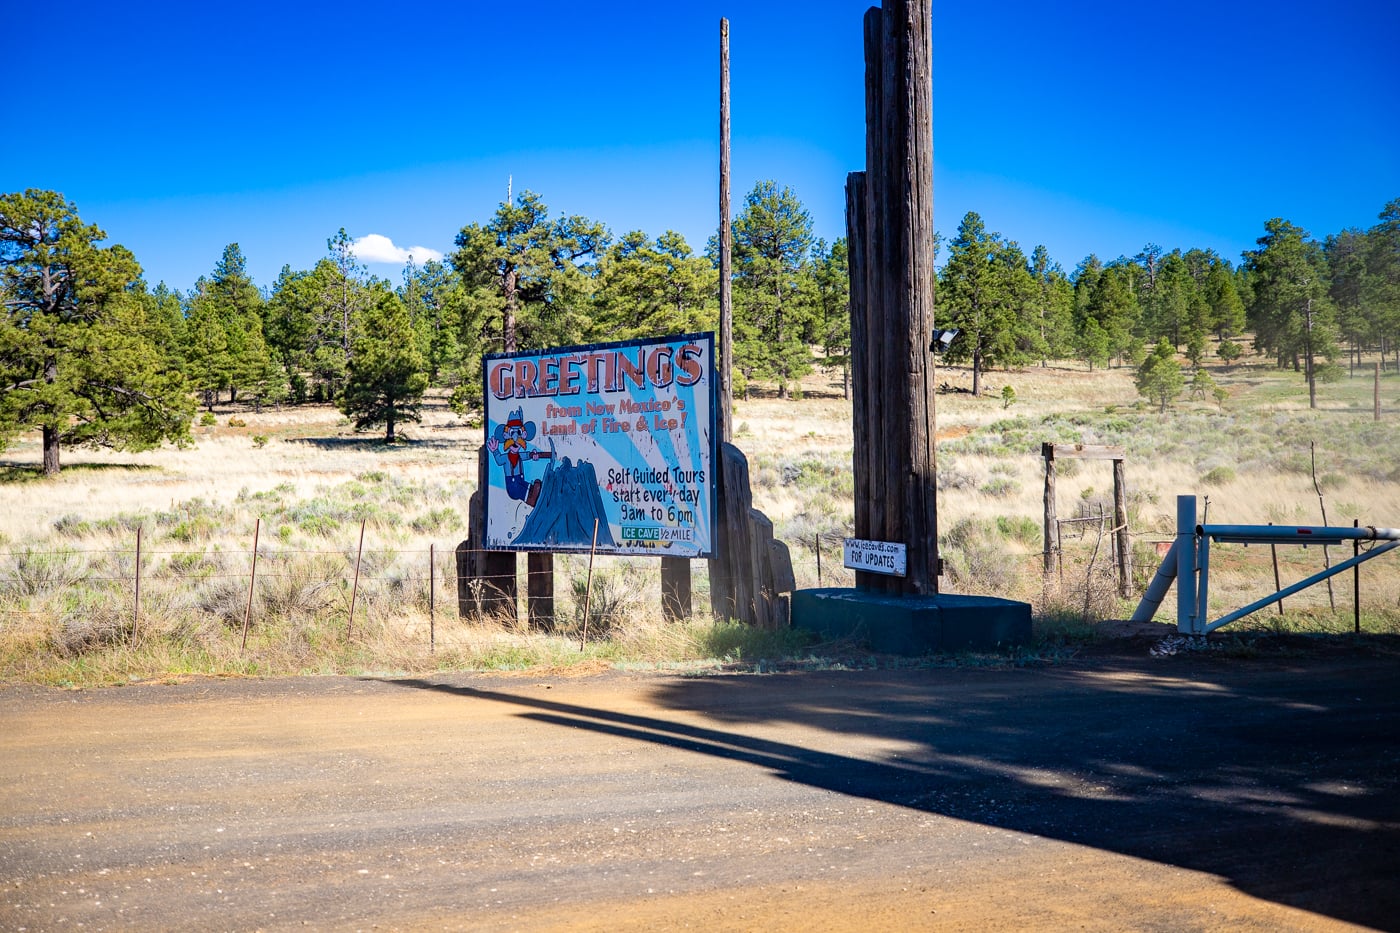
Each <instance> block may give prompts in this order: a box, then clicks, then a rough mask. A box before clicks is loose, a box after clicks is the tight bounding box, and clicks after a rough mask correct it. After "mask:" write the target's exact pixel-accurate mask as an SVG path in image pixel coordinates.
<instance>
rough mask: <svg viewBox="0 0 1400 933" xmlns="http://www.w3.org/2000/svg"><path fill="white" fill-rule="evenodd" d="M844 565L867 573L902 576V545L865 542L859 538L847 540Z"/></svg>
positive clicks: (887, 542)
mask: <svg viewBox="0 0 1400 933" xmlns="http://www.w3.org/2000/svg"><path fill="white" fill-rule="evenodd" d="M843 550H844V551H845V557H846V560H845V564H846V566H847V567H849V568H851V569H852V570H864V571H866V572H867V573H883V574H888V575H889V576H892V577H902V576H904V545H902V544H892V543H891V542H889V541H865V540H862V539H860V538H847V539H846V545H845V548H844V549H843Z"/></svg>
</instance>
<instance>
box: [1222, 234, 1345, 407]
mask: <svg viewBox="0 0 1400 933" xmlns="http://www.w3.org/2000/svg"><path fill="white" fill-rule="evenodd" d="M1264 231H1265V232H1264V236H1262V237H1260V238H1259V241H1258V242H1259V248H1258V249H1256V250H1251V251H1249V252H1248V253H1246V254H1245V265H1246V266H1247V267H1248V269H1249V272H1250V285H1251V292H1252V294H1251V299H1250V302H1249V305H1248V307H1247V309H1246V313H1247V315H1248V319H1249V323H1250V325H1251V326H1252V327H1253V328H1254V343H1255V345H1256V346H1257V347H1259V348H1260V349H1261V350H1265V351H1268V352H1271V353H1274V354H1275V355H1276V358H1277V360H1278V364H1279V366H1281V367H1282V366H1285V365H1288V364H1289V363H1290V362H1291V363H1292V365H1293V367H1294V368H1295V369H1302V370H1303V371H1304V376H1305V377H1306V378H1307V381H1308V403H1309V406H1310V407H1313V408H1316V407H1317V360H1318V358H1319V357H1321V356H1325V357H1326V358H1328V359H1333V358H1334V357H1335V356H1336V352H1337V347H1336V336H1335V335H1336V329H1335V316H1334V314H1333V309H1332V306H1331V303H1330V302H1329V301H1328V300H1327V279H1326V266H1325V260H1324V258H1323V254H1322V249H1321V247H1320V246H1319V245H1318V244H1317V243H1315V242H1313V241H1311V240H1309V239H1308V234H1307V231H1306V230H1303V229H1302V228H1300V227H1297V226H1295V225H1293V224H1291V223H1289V222H1288V221H1286V220H1283V219H1281V218H1277V217H1276V218H1274V219H1273V220H1270V221H1269V222H1268V223H1266V224H1265V225H1264Z"/></svg>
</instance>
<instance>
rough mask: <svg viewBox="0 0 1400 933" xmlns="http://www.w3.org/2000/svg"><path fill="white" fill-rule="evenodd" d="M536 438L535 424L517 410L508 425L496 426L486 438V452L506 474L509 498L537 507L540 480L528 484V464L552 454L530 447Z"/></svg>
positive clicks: (520, 409) (509, 417)
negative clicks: (527, 461)
mask: <svg viewBox="0 0 1400 933" xmlns="http://www.w3.org/2000/svg"><path fill="white" fill-rule="evenodd" d="M534 439H535V423H534V422H533V421H526V420H525V412H524V409H523V408H517V409H515V410H514V411H512V412H511V413H510V414H509V416H508V417H507V418H506V423H505V424H499V423H498V424H497V425H496V430H495V431H493V432H492V433H491V436H490V437H488V438H487V439H486V449H487V450H489V451H491V456H492V457H493V458H495V461H496V463H497V465H499V466H500V467H501V468H502V469H503V470H505V473H506V495H508V496H510V497H511V498H512V499H518V500H520V501H522V502H524V503H525V504H526V505H527V506H529V507H530V508H534V507H535V502H536V500H538V499H539V497H540V481H539V480H535V481H534V482H533V483H527V482H525V461H526V460H540V459H546V460H547V459H550V456H549V454H547V453H544V452H542V451H539V450H535V449H533V448H531V447H530V446H529V445H530V441H532V440H534Z"/></svg>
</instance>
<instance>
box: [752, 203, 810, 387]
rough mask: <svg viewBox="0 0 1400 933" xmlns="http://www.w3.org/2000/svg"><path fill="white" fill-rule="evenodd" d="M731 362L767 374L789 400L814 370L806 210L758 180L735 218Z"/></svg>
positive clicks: (763, 376) (758, 374)
mask: <svg viewBox="0 0 1400 933" xmlns="http://www.w3.org/2000/svg"><path fill="white" fill-rule="evenodd" d="M733 226H734V365H735V366H736V367H737V368H739V369H740V371H741V372H742V373H743V375H744V376H745V377H746V378H745V380H744V382H743V390H744V391H745V393H747V387H748V380H749V379H752V378H759V379H772V380H774V381H775V382H777V384H778V395H779V397H780V398H787V397H788V394H789V391H790V389H791V387H792V383H794V382H795V381H796V380H798V379H800V378H801V377H802V376H804V375H806V374H807V373H809V372H811V370H812V352H811V349H810V347H809V345H808V343H807V338H808V337H809V336H810V335H811V330H812V321H813V316H814V308H813V306H812V302H811V300H810V291H809V290H804V288H803V279H804V276H805V275H806V273H807V262H808V258H809V253H810V251H811V249H812V243H813V240H812V215H811V214H809V213H808V212H807V209H806V208H805V207H803V206H802V202H801V201H800V200H798V197H797V195H796V194H794V193H793V191H792V189H791V188H787V187H783V188H779V187H778V184H777V183H776V182H773V181H760V182H758V183H757V184H756V185H754V187H753V190H752V191H750V192H749V193H748V196H747V197H745V198H744V207H743V210H741V211H740V212H739V215H738V216H737V217H735V218H734V225H733Z"/></svg>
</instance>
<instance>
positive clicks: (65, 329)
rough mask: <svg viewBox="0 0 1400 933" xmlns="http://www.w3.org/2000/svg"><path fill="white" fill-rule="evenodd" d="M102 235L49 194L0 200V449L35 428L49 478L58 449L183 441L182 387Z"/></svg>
mask: <svg viewBox="0 0 1400 933" xmlns="http://www.w3.org/2000/svg"><path fill="white" fill-rule="evenodd" d="M105 238H106V234H105V233H103V232H102V231H101V230H100V229H99V228H97V227H95V226H92V225H88V224H84V223H83V222H82V221H81V220H80V219H79V217H78V212H77V208H76V207H75V206H74V205H73V204H72V203H71V202H69V201H67V200H65V199H64V198H63V196H62V195H61V194H58V193H57V192H53V191H42V190H38V189H29V190H27V191H24V192H23V193H13V194H6V195H0V295H3V297H4V316H3V318H0V444H3V443H4V442H5V441H8V439H10V438H12V437H13V436H14V435H16V434H18V433H19V432H21V431H26V430H33V429H36V428H37V429H39V431H40V432H41V434H42V438H43V458H44V466H43V469H44V473H45V475H49V476H52V475H55V474H57V473H58V472H59V470H60V468H61V463H60V450H61V448H62V447H64V446H102V447H112V448H116V449H127V450H143V449H147V448H150V447H155V446H157V445H159V444H160V443H161V442H162V441H165V440H171V441H175V442H176V443H181V442H183V441H185V440H187V439H188V437H189V422H190V417H191V415H192V413H193V404H192V402H191V400H190V396H189V389H188V386H187V384H186V383H185V380H184V379H183V377H182V376H181V374H180V372H179V370H178V368H177V367H176V366H175V364H174V361H173V360H172V358H171V356H170V354H169V353H168V352H167V351H166V349H164V348H162V347H160V346H158V345H157V344H156V343H154V342H153V341H152V340H151V336H150V335H151V333H152V330H153V324H152V322H151V321H149V320H148V318H147V313H146V312H147V308H148V305H149V300H150V299H149V298H148V296H147V294H146V289H145V286H144V284H143V283H142V282H141V278H140V276H141V268H140V266H139V265H137V263H136V259H135V257H134V256H132V254H131V253H130V251H128V250H126V249H125V248H123V247H121V246H110V247H105V248H104V247H100V246H98V245H97V244H98V243H99V242H101V241H102V240H103V239H105Z"/></svg>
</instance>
